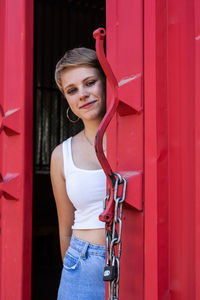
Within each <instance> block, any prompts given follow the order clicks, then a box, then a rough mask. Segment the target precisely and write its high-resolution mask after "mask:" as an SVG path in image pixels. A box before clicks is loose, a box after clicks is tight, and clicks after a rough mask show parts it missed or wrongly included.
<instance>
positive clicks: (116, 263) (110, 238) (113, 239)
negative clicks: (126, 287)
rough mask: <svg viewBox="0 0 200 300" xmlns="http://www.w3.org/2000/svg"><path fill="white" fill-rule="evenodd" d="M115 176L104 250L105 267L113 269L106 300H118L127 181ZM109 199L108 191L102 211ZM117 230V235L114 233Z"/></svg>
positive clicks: (117, 175) (116, 174)
mask: <svg viewBox="0 0 200 300" xmlns="http://www.w3.org/2000/svg"><path fill="white" fill-rule="evenodd" d="M113 174H114V175H115V176H116V182H115V187H114V201H115V208H114V218H113V223H112V225H111V226H110V227H109V226H108V230H106V249H107V262H106V265H107V266H113V267H114V272H115V276H114V280H113V281H109V298H108V300H117V299H119V276H120V257H121V248H122V242H121V235H122V209H123V202H124V200H125V196H126V185H127V181H126V179H125V178H123V177H122V176H121V175H120V174H118V173H113ZM122 185H123V190H122V195H121V196H119V186H122ZM109 199H110V189H109V190H108V195H107V196H106V198H105V201H104V209H105V208H106V202H107V201H109ZM116 229H118V230H117V231H118V233H117V231H116Z"/></svg>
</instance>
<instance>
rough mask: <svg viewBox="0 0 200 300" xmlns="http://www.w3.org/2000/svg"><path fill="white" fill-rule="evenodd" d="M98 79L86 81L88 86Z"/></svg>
mask: <svg viewBox="0 0 200 300" xmlns="http://www.w3.org/2000/svg"><path fill="white" fill-rule="evenodd" d="M95 82H96V80H90V81H88V82H87V83H86V85H87V86H91V85H93V84H95Z"/></svg>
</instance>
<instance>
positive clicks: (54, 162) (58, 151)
mask: <svg viewBox="0 0 200 300" xmlns="http://www.w3.org/2000/svg"><path fill="white" fill-rule="evenodd" d="M50 173H51V175H54V174H57V175H58V173H60V175H61V176H62V177H63V174H64V172H63V154H62V143H61V144H59V145H58V146H56V147H55V149H54V150H53V152H52V154H51V164H50Z"/></svg>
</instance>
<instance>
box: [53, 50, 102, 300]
mask: <svg viewBox="0 0 200 300" xmlns="http://www.w3.org/2000/svg"><path fill="white" fill-rule="evenodd" d="M55 78H56V83H57V85H58V87H59V89H60V90H61V92H62V93H63V94H64V96H65V98H66V100H67V102H68V104H69V109H70V110H71V111H72V112H73V113H74V114H75V115H76V116H77V118H80V119H81V120H82V121H83V124H84V129H83V130H82V131H81V132H80V133H78V134H77V135H75V136H73V137H72V138H69V139H67V140H66V141H64V142H63V143H62V144H60V145H59V146H57V147H56V148H55V150H54V151H53V153H52V158H51V171H50V172H51V181H52V186H53V192H54V197H55V201H56V207H57V214H58V221H59V234H60V247H61V255H62V258H63V270H62V275H61V281H60V286H59V291H58V299H59V300H75V299H80V300H94V299H95V300H104V299H105V285H104V282H103V269H104V265H105V225H104V223H102V222H101V221H99V219H98V216H99V214H100V213H101V212H102V210H103V199H104V197H105V195H106V177H105V174H104V172H103V170H102V169H101V166H100V164H99V161H98V159H97V157H96V153H95V149H94V138H95V135H96V131H97V128H98V126H99V124H100V122H101V120H102V118H103V116H104V114H105V110H106V100H105V77H104V74H103V71H102V69H101V66H100V64H99V62H98V59H97V56H96V53H95V51H94V50H91V49H87V48H75V49H73V50H70V51H68V52H66V53H65V55H64V57H63V58H62V59H61V60H60V61H59V62H58V64H57V66H56V72H55ZM69 109H68V111H67V116H68V118H69V119H71V114H70V112H69ZM105 142H106V141H105V138H104V141H103V143H104V146H103V148H104V151H106V148H105V147H106V145H105Z"/></svg>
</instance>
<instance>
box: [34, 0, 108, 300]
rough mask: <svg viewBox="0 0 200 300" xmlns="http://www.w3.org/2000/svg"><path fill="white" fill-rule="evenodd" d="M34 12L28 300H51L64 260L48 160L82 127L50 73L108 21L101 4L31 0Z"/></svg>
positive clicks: (89, 44) (82, 0)
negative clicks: (68, 115)
mask: <svg viewBox="0 0 200 300" xmlns="http://www.w3.org/2000/svg"><path fill="white" fill-rule="evenodd" d="M34 11H35V15H34V24H35V25H34V174H33V176H34V195H33V248H32V300H40V299H41V300H44V299H48V300H55V299H56V295H57V289H58V285H59V280H60V272H61V268H62V261H61V257H60V248H59V236H58V224H57V214H56V206H55V202H54V198H53V194H52V189H51V183H50V176H49V163H50V156H51V152H52V150H53V149H54V148H55V146H56V145H58V144H59V143H61V142H62V141H63V140H65V139H66V138H68V137H69V136H71V135H74V134H75V133H76V132H78V131H79V130H80V129H81V125H78V127H77V125H74V124H70V123H69V122H68V120H67V118H66V114H65V111H66V108H67V103H66V101H65V100H64V98H63V97H62V95H61V93H60V92H59V91H58V89H57V87H56V85H55V82H54V70H55V65H56V62H57V61H58V60H59V59H60V58H61V57H62V56H63V55H64V53H65V51H66V50H67V49H71V48H74V47H80V46H84V47H89V48H93V49H94V47H95V42H94V39H93V37H92V33H93V30H95V29H96V28H98V27H105V23H106V22H105V0H95V1H94V0H35V1H34Z"/></svg>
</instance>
